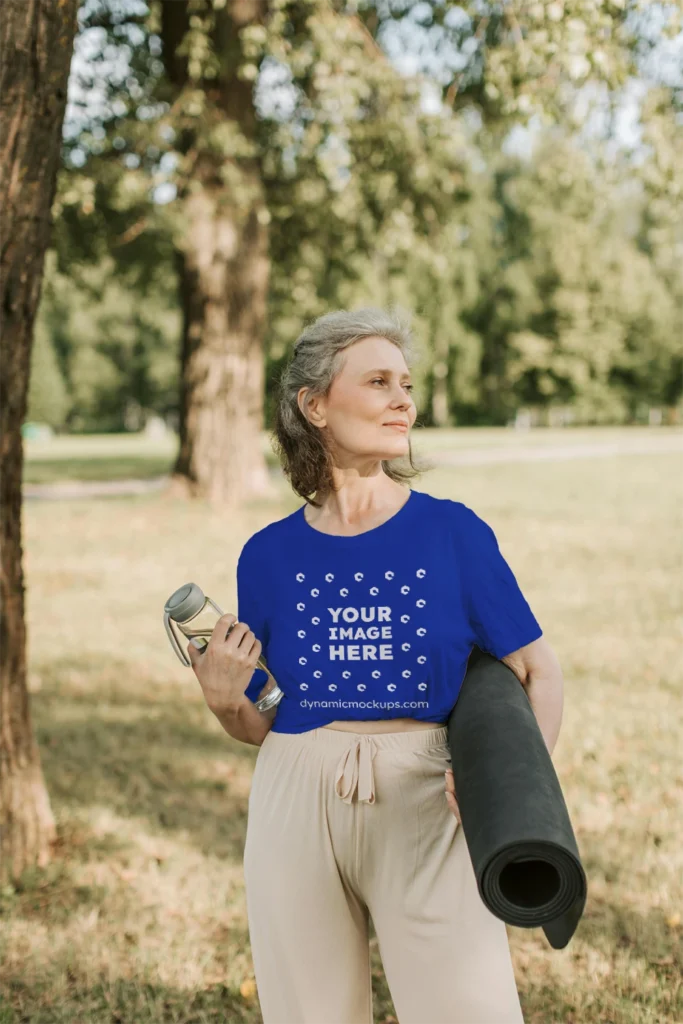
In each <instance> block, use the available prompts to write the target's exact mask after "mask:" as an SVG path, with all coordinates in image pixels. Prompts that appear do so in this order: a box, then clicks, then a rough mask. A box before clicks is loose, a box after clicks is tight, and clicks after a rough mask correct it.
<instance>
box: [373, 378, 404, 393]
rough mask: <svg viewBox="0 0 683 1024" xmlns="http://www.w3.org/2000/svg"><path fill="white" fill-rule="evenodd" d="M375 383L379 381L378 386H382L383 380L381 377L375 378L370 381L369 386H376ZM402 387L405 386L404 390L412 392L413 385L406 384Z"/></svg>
mask: <svg viewBox="0 0 683 1024" xmlns="http://www.w3.org/2000/svg"><path fill="white" fill-rule="evenodd" d="M377 381H379V382H380V384H384V378H383V377H375V379H374V380H373V381H371V382H370V383H371V384H376V383H377ZM404 386H405V388H406V389H407V390H408V391H412V390H413V387H414V385H413V384H406V385H404Z"/></svg>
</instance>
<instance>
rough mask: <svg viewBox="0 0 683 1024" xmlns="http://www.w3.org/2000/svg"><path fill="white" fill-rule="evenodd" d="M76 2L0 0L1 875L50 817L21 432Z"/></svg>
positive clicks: (16, 866)
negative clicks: (32, 632)
mask: <svg viewBox="0 0 683 1024" xmlns="http://www.w3.org/2000/svg"><path fill="white" fill-rule="evenodd" d="M78 5H79V0H2V3H1V4H0V46H1V48H2V61H1V62H0V207H1V208H2V237H1V238H0V318H1V320H0V883H2V884H7V883H8V882H10V881H16V880H18V878H19V877H20V876H21V874H22V872H23V871H24V870H25V869H26V868H27V867H32V866H35V865H37V866H39V867H45V866H46V865H47V864H48V863H49V861H50V857H51V843H52V842H53V841H54V839H55V821H54V816H53V814H52V810H51V808H50V800H49V797H48V794H47V789H46V787H45V782H44V779H43V773H42V768H41V764H40V754H39V751H38V746H37V743H36V741H35V737H34V735H33V728H32V724H31V714H30V703H29V694H28V687H27V682H26V675H27V673H26V624H25V620H24V574H23V566H22V546H21V537H22V479H23V463H24V451H23V439H22V433H21V427H22V424H23V422H24V419H25V416H26V406H27V394H28V382H29V371H30V366H31V348H32V344H33V322H34V319H35V314H36V309H37V307H38V302H39V299H40V291H41V287H42V279H43V265H44V260H45V250H46V249H47V247H48V244H49V241H50V233H51V209H52V203H53V199H54V195H55V188H56V184H57V171H58V168H59V164H60V157H61V134H62V123H63V120H64V111H65V108H66V97H67V84H68V79H69V68H70V65H71V56H72V52H73V41H74V36H75V33H76V25H77V20H76V14H77V10H78Z"/></svg>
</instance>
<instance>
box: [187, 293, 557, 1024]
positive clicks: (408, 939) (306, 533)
mask: <svg viewBox="0 0 683 1024" xmlns="http://www.w3.org/2000/svg"><path fill="white" fill-rule="evenodd" d="M410 344H411V337H410V331H409V328H408V327H407V326H406V325H405V323H403V322H402V320H401V319H399V318H398V317H397V316H396V315H395V314H387V313H385V312H384V311H382V310H378V309H374V308H369V309H361V310H356V311H354V312H346V311H338V312H334V313H330V314H327V315H325V316H322V317H320V318H319V319H318V320H317V321H316V322H315V323H314V324H312V325H311V326H309V327H307V328H306V330H304V332H303V334H302V335H301V336H300V338H299V339H298V341H297V343H296V347H295V354H294V358H293V360H292V362H291V363H290V365H289V366H288V367H287V368H286V370H285V372H284V374H283V377H282V379H281V381H280V395H279V404H278V410H277V421H276V431H275V434H276V438H277V442H278V453H279V456H280V458H281V462H282V466H283V469H284V472H285V473H286V474H287V475H288V476H289V478H290V481H291V484H292V487H293V489H294V491H295V492H296V493H297V494H299V495H301V496H302V497H304V498H305V504H304V505H303V506H301V507H300V508H299V509H297V511H296V512H294V513H293V514H291V515H289V516H287V517H285V518H284V519H281V520H278V521H276V522H273V523H270V524H269V525H268V526H266V527H265V528H264V529H262V530H259V531H258V532H257V533H255V534H254V535H253V536H252V537H250V538H249V540H248V541H247V543H246V544H245V545H244V548H243V550H242V553H241V555H240V558H239V562H238V568H237V585H238V608H239V622H237V621H236V620H235V617H234V616H232V615H226V616H223V618H222V619H221V621H220V622H219V624H218V625H217V626H216V630H215V636H214V637H212V640H211V644H210V648H211V647H212V646H213V647H214V649H215V653H216V657H215V659H214V669H213V677H212V678H213V679H214V682H213V684H212V685H211V686H209V683H208V679H209V674H210V672H209V667H208V666H209V665H210V663H209V661H208V660H205V661H204V662H203V664H202V672H205V673H206V675H205V681H206V683H207V685H206V687H205V694H206V696H207V702H208V703H209V706H210V707H211V709H212V710H213V711H214V713H216V714H217V716H218V717H219V720H220V721H221V722H222V724H223V725H224V727H225V728H226V730H227V731H228V732H229V733H230V734H231V735H233V736H237V737H238V738H240V739H243V740H245V741H246V742H253V743H257V744H259V746H260V750H259V755H258V758H257V761H256V766H255V770H254V775H253V780H252V787H251V792H250V797H249V817H248V826H247V836H246V843H245V850H244V872H245V883H246V896H247V909H248V921H249V931H250V939H251V947H252V955H253V960H254V968H255V974H256V982H257V987H258V993H259V1000H260V1004H261V1010H262V1013H263V1020H264V1024H372V1019H373V1018H372V989H371V976H370V958H369V941H368V921H369V917H370V916H371V917H372V921H373V925H374V929H375V932H376V934H377V938H378V943H379V949H380V954H381V957H382V963H383V966H384V971H385V974H386V978H387V982H388V985H389V989H390V991H391V995H392V999H393V1002H394V1005H395V1008H396V1012H397V1014H398V1018H399V1021H400V1024H458V1022H459V1024H503V1022H505V1024H519V1022H521V1021H522V1020H523V1018H522V1012H521V1007H520V1002H519V997H518V993H517V989H516V985H515V979H514V973H513V968H512V962H511V958H510V950H509V945H508V940H507V933H506V928H505V924H504V923H503V922H502V921H500V920H499V919H498V918H496V917H495V916H494V915H493V914H491V913H490V911H489V910H488V909H487V907H486V906H485V904H484V903H483V901H482V900H481V898H480V896H479V893H478V890H477V886H476V879H475V876H474V871H473V868H472V864H471V860H470V857H469V854H468V850H467V846H466V842H465V838H464V835H463V832H462V829H461V828H460V827H459V813H458V807H457V802H456V800H455V793H454V789H453V780H452V773H451V774H449V765H450V754H449V748H448V743H447V738H448V733H447V728H446V722H447V720H448V715H449V713H450V711H451V710H452V708H453V706H454V704H455V701H456V699H457V695H458V692H459V689H460V685H461V684H462V680H463V677H464V675H465V672H466V669H467V660H468V657H469V654H470V653H471V651H472V649H473V646H474V645H475V644H477V645H478V646H479V647H481V648H482V649H483V650H487V651H489V652H490V653H492V654H493V655H494V656H495V657H496V658H500V659H503V658H506V659H508V658H512V657H513V655H514V653H515V652H517V651H519V650H520V649H521V648H523V647H525V646H526V645H529V644H533V643H535V642H536V641H538V640H539V639H540V638H541V636H542V630H541V628H540V626H539V624H538V622H537V620H536V619H535V617H534V615H533V613H532V611H531V609H530V608H529V605H528V604H527V602H526V600H525V598H524V597H523V595H522V593H521V591H520V589H519V587H518V585H517V582H516V580H515V577H514V575H513V573H512V571H511V570H510V568H509V566H508V565H507V563H506V562H505V560H504V559H503V556H502V555H501V553H500V551H499V548H498V544H497V542H496V538H495V536H494V533H493V531H492V530H491V528H490V527H489V526H488V525H487V524H486V523H485V522H484V521H483V520H482V519H480V518H479V516H477V515H476V514H475V513H474V512H473V511H472V510H471V509H469V508H468V507H467V506H466V505H464V504H462V503H461V502H457V501H451V500H450V499H445V498H444V499H439V498H435V497H433V496H431V495H430V494H427V493H426V492H422V491H417V490H414V489H412V490H411V489H410V488H408V487H407V486H406V481H408V480H409V479H411V478H412V477H413V476H415V475H416V474H417V473H418V472H419V471H420V470H419V469H417V468H416V467H415V464H414V463H413V461H412V456H411V457H410V468H406V467H402V468H401V467H399V466H398V465H397V464H396V460H399V459H401V457H402V456H404V455H406V454H408V455H410V454H411V453H410V440H409V438H410V430H411V428H412V426H413V424H414V422H415V418H416V408H415V404H414V401H413V398H412V395H411V392H412V387H413V385H412V383H411V381H410V373H409V368H408V364H407V362H406V355H409V354H410ZM313 492H315V494H316V500H312V499H311V498H310V497H309V495H311V494H312V493H313ZM226 625H229V626H230V627H231V629H230V634H229V637H227V638H226V637H225V629H226ZM543 643H545V641H543ZM188 651H190V652H191V657H192V658H193V663H194V664H195V668H196V670H198V668H199V658H200V657H203V658H205V659H206V658H207V656H208V652H207V655H204V656H198V655H197V653H196V652H194V649H193V648H191V646H190V647H188ZM192 652H194V653H192ZM261 652H263V654H264V657H265V660H266V663H267V665H268V667H269V670H270V671H271V672H272V674H273V676H274V678H275V680H277V683H278V685H279V687H280V689H281V690H282V691H283V694H284V697H283V698H282V700H281V701H280V703H279V704H278V705H277V706H276V707H274V708H270V709H269V710H267V711H264V712H263V713H262V714H261V713H260V712H259V711H258V710H256V708H255V705H254V703H253V702H254V701H255V700H257V699H258V698H259V696H260V697H263V695H264V693H266V692H267V691H268V689H269V687H266V688H265V689H262V687H263V683H264V679H267V676H266V674H265V673H264V672H263V670H261V669H254V666H255V664H256V661H257V659H258V657H259V655H260V654H261ZM219 654H220V655H221V656H222V659H223V660H222V661H220V660H219ZM198 674H199V673H198ZM247 682H248V685H246V684H247ZM203 685H204V684H203ZM245 686H246V690H245ZM444 790H445V793H446V796H445V797H444Z"/></svg>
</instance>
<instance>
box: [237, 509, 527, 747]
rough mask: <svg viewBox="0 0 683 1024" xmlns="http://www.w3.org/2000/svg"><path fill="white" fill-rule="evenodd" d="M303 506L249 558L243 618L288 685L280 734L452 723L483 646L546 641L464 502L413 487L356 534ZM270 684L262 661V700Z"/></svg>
mask: <svg viewBox="0 0 683 1024" xmlns="http://www.w3.org/2000/svg"><path fill="white" fill-rule="evenodd" d="M304 508H305V504H304V505H301V506H300V507H299V508H298V509H297V510H296V512H293V513H292V514H291V515H288V516H286V517H285V518H284V519H279V520H277V521H276V522H273V523H269V524H268V525H267V526H265V527H264V528H263V529H261V530H259V531H258V532H257V533H255V534H254V535H253V536H252V537H250V538H249V540H248V541H247V542H246V544H245V545H244V547H243V548H242V552H241V554H240V556H239V560H238V564H237V600H238V615H237V618H238V620H239V621H240V622H245V623H247V625H248V626H249V628H250V629H251V630H253V632H254V634H255V635H256V637H257V638H258V639H259V640H260V641H261V644H262V652H261V653H262V655H263V657H264V658H265V661H266V664H267V665H268V667H269V669H270V671H271V672H272V674H273V676H274V678H275V679H276V680H277V683H278V684H279V686H280V689H281V690H282V691H283V692H284V697H283V698H282V700H281V701H280V703H279V705H278V709H277V715H276V717H275V720H274V722H273V725H272V729H273V731H274V732H283V733H299V732H306V731H308V730H309V729H316V728H318V727H319V726H323V725H327V724H329V723H330V722H333V721H335V720H347V721H363V720H365V721H370V720H373V721H377V720H380V719H382V720H384V719H392V718H416V719H419V720H420V721H424V722H433V723H434V724H435V725H437V724H438V725H443V724H445V723H446V721H447V720H448V716H449V714H450V712H451V711H452V709H453V707H454V705H455V702H456V700H457V697H458V693H459V691H460V687H461V685H462V681H463V678H464V676H465V672H466V670H467V659H468V658H469V655H470V653H471V651H472V648H473V647H474V645H475V644H476V645H477V646H478V647H480V648H481V649H482V650H484V651H487V652H489V653H490V654H492V655H493V656H494V657H495V658H498V659H500V658H503V657H505V656H506V655H507V654H511V653H512V651H516V650H518V649H519V648H520V647H523V646H524V645H525V644H529V643H531V642H532V641H533V640H537V639H538V638H539V637H540V636H542V630H541V627H540V626H539V624H538V622H537V620H536V618H535V617H534V615H533V613H532V611H531V608H530V607H529V605H528V603H527V601H526V599H525V598H524V595H523V594H522V592H521V590H520V588H519V585H518V584H517V580H516V579H515V576H514V574H513V572H512V570H511V568H510V566H509V565H508V563H507V562H506V561H505V559H504V557H503V555H502V554H501V552H500V550H499V547H498V542H497V540H496V536H495V534H494V532H493V530H492V529H491V527H490V526H489V525H488V524H487V523H486V522H485V521H484V520H483V519H481V518H480V517H479V516H478V515H477V514H476V513H475V512H473V511H472V509H471V508H469V507H468V506H467V505H465V504H463V503H462V502H460V501H452V500H451V499H450V498H436V497H434V496H433V495H431V494H427V493H426V492H423V491H417V490H414V489H412V490H411V491H410V497H409V498H408V500H407V502H406V503H405V504H404V505H403V506H402V507H401V508H400V509H399V511H398V512H396V513H395V514H394V515H393V516H392V517H391V518H390V519H388V520H387V521H386V522H384V523H382V524H381V525H380V526H377V527H375V528H374V529H372V530H366V531H365V532H364V533H360V534H357V535H356V536H355V537H339V536H331V535H329V534H324V533H321V532H320V530H316V529H315V527H313V526H311V524H310V523H307V522H306V519H305V518H304ZM267 679H268V677H267V675H266V673H265V672H264V671H263V670H262V669H255V670H254V674H253V676H252V679H251V682H250V683H249V685H248V687H247V689H246V691H245V692H246V695H247V696H248V697H249V698H250V700H256V699H257V698H258V695H259V693H260V691H261V690H262V689H263V687H264V685H265V683H266V681H267Z"/></svg>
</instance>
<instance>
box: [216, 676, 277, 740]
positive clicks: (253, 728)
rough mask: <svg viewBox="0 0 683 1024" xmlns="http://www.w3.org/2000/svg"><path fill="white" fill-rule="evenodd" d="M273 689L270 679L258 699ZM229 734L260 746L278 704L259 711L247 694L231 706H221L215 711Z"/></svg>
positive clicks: (269, 727)
mask: <svg viewBox="0 0 683 1024" xmlns="http://www.w3.org/2000/svg"><path fill="white" fill-rule="evenodd" d="M271 689H272V686H271V685H270V680H269V681H268V685H267V686H264V688H263V689H262V690H261V692H260V694H259V697H258V699H259V700H260V699H261V697H265V695H266V693H268V692H269V691H270V690H271ZM213 713H214V715H215V716H216V718H217V719H218V721H219V722H220V723H221V725H222V726H223V728H224V729H225V731H226V732H227V733H228V735H229V736H232V737H233V738H234V739H236V740H240V741H241V742H242V743H251V744H253V745H254V746H257V747H260V746H261V744H262V743H263V741H264V739H265V738H266V736H267V735H268V733H269V732H270V730H271V727H272V725H273V722H274V721H275V716H276V714H277V705H275V707H274V708H269V709H268V711H259V710H258V709H257V707H256V705H255V704H254V703H253V701H250V700H249V698H248V697H247V695H246V694H245V695H244V696H243V697H242V699H241V700H240V701H239V702H238V703H237V704H235V705H233V706H231V707H229V708H221V710H220V711H218V712H216V711H214V712H213Z"/></svg>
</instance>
